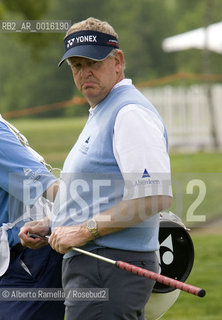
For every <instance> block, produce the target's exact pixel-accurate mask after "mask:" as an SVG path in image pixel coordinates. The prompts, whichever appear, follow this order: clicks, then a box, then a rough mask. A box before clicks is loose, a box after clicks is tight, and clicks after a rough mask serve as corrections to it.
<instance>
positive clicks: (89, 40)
mask: <svg viewBox="0 0 222 320" xmlns="http://www.w3.org/2000/svg"><path fill="white" fill-rule="evenodd" d="M96 38H97V36H93V35H88V36H79V37H74V38H72V39H70V40H68V41H67V45H66V47H67V48H70V47H72V46H73V44H75V43H77V44H78V43H84V42H86V43H92V42H97V40H96ZM110 41H112V40H110Z"/></svg>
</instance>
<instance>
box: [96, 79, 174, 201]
mask: <svg viewBox="0 0 222 320" xmlns="http://www.w3.org/2000/svg"><path fill="white" fill-rule="evenodd" d="M131 84H132V81H131V80H130V79H123V80H122V81H120V82H119V83H117V84H116V85H115V86H114V87H113V89H114V88H117V87H119V86H122V85H131ZM94 110H95V108H93V109H92V108H91V109H90V113H93V111H94ZM113 152H114V156H115V158H116V161H117V163H118V166H119V168H120V171H121V173H122V175H123V178H124V182H125V188H124V199H125V200H128V199H133V198H140V197H145V196H151V195H168V196H172V187H171V170H170V159H169V155H168V152H167V146H166V140H165V138H164V125H163V123H162V121H161V120H160V119H159V118H158V116H157V115H156V114H155V113H154V112H152V111H151V110H149V109H148V108H145V107H143V106H142V105H136V104H129V105H126V106H125V107H123V108H122V109H121V110H120V111H119V112H118V114H117V117H116V121H115V125H114V135H113Z"/></svg>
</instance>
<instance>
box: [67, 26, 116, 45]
mask: <svg viewBox="0 0 222 320" xmlns="http://www.w3.org/2000/svg"><path fill="white" fill-rule="evenodd" d="M85 44H88V45H95V44H96V45H100V46H108V47H115V48H119V45H118V40H117V39H116V37H114V36H112V35H110V34H107V33H103V32H99V31H94V30H82V31H77V32H73V33H71V34H69V35H68V36H67V37H66V38H65V49H66V50H69V49H70V48H72V47H75V46H79V45H85Z"/></svg>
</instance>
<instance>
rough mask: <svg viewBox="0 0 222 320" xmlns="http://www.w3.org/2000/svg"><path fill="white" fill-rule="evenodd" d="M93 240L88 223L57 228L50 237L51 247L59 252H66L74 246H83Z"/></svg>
mask: <svg viewBox="0 0 222 320" xmlns="http://www.w3.org/2000/svg"><path fill="white" fill-rule="evenodd" d="M90 240H93V236H92V235H91V233H90V232H89V230H88V229H87V227H86V224H81V225H77V226H70V227H65V226H64V227H58V228H55V230H54V231H53V233H52V234H51V236H50V238H49V244H50V245H51V247H52V248H53V249H54V250H56V251H57V252H59V253H63V254H64V253H66V252H68V251H70V250H71V249H72V247H81V246H84V245H85V244H87V243H88V242H89V241H90Z"/></svg>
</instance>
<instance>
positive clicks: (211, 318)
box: [161, 235, 222, 320]
mask: <svg viewBox="0 0 222 320" xmlns="http://www.w3.org/2000/svg"><path fill="white" fill-rule="evenodd" d="M192 239H193V243H194V248H195V260H194V266H193V269H192V271H191V274H190V276H189V277H188V279H187V281H186V282H187V283H189V284H192V285H195V286H198V287H201V288H204V289H205V290H206V296H205V297H204V298H199V297H196V296H193V295H191V294H188V293H185V292H181V293H180V295H179V298H178V299H177V301H176V303H175V304H174V305H173V306H172V307H171V309H170V310H169V311H168V312H167V313H166V314H165V315H164V316H163V317H162V318H161V319H162V320H190V319H192V320H221V319H222V304H221V301H222V277H221V271H222V246H221V241H222V235H208V236H206V235H201V236H192Z"/></svg>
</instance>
